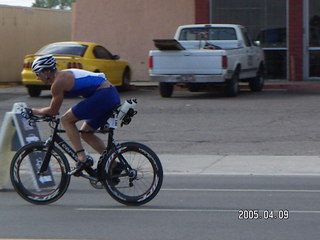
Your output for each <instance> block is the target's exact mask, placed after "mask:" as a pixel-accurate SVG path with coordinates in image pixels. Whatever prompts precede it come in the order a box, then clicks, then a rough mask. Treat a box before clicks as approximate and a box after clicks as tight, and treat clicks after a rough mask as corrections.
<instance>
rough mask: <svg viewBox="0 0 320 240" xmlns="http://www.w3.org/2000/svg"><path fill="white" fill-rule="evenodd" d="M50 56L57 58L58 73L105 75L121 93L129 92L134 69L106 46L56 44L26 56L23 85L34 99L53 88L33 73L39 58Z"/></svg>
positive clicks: (94, 44)
mask: <svg viewBox="0 0 320 240" xmlns="http://www.w3.org/2000/svg"><path fill="white" fill-rule="evenodd" d="M48 54H51V55H53V56H54V57H55V59H56V61H57V68H58V70H62V69H67V68H81V69H85V70H88V71H92V72H103V73H104V74H105V75H106V76H107V78H108V80H109V81H110V82H111V83H112V84H113V85H114V86H117V87H119V89H120V90H127V89H128V87H129V86H130V76H131V70H130V66H129V64H128V62H126V61H124V60H120V57H119V56H118V55H113V54H111V53H110V52H109V51H108V50H107V49H106V48H104V47H103V46H101V45H99V44H96V43H91V42H56V43H51V44H48V45H46V46H44V47H43V48H41V49H40V50H39V51H37V52H36V53H35V54H32V55H26V56H25V59H24V64H23V70H22V72H21V76H22V83H23V84H24V85H25V86H26V87H27V89H28V93H29V95H30V96H31V97H37V96H39V95H40V94H41V91H42V90H48V89H50V85H45V84H44V83H43V82H42V81H41V80H38V79H37V77H36V75H35V74H34V73H33V72H32V70H31V65H32V62H33V61H34V59H35V58H37V57H39V56H42V55H48Z"/></svg>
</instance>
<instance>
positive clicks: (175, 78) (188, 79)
mask: <svg viewBox="0 0 320 240" xmlns="http://www.w3.org/2000/svg"><path fill="white" fill-rule="evenodd" d="M230 77H231V76H230ZM150 78H151V80H152V81H156V82H167V83H224V82H226V79H228V77H226V76H225V75H191V74H190V75H150Z"/></svg>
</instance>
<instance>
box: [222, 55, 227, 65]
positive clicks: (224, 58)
mask: <svg viewBox="0 0 320 240" xmlns="http://www.w3.org/2000/svg"><path fill="white" fill-rule="evenodd" d="M221 61H222V62H221V64H222V68H227V67H228V58H227V56H222V59H221Z"/></svg>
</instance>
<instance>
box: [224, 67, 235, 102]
mask: <svg viewBox="0 0 320 240" xmlns="http://www.w3.org/2000/svg"><path fill="white" fill-rule="evenodd" d="M224 92H225V95H226V96H227V97H236V96H237V95H238V92H239V73H238V72H235V73H234V74H233V75H232V78H230V79H227V85H226V87H225V89H224Z"/></svg>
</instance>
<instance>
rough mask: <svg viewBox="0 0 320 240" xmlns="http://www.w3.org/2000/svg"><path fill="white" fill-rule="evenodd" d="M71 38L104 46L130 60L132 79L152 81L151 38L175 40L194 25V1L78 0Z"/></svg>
mask: <svg viewBox="0 0 320 240" xmlns="http://www.w3.org/2000/svg"><path fill="white" fill-rule="evenodd" d="M72 15H73V16H72V19H73V23H72V28H73V31H72V39H73V40H77V41H80V40H81V41H92V42H97V43H100V44H102V45H104V46H105V47H106V48H107V49H109V51H111V52H112V53H113V54H119V55H120V56H121V57H122V58H123V59H126V60H128V61H129V63H130V65H131V67H132V70H133V76H132V79H133V80H149V76H148V52H149V50H150V49H154V46H153V42H152V39H154V38H172V37H173V35H174V33H175V30H176V28H177V27H178V26H179V25H182V24H193V23H195V1H194V0H161V1H159V0H130V1H128V0H116V1H115V0H93V1H87V0H77V1H76V3H75V4H74V5H73V8H72Z"/></svg>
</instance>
